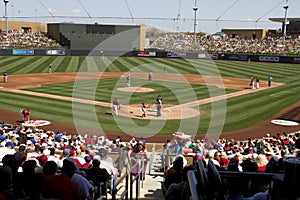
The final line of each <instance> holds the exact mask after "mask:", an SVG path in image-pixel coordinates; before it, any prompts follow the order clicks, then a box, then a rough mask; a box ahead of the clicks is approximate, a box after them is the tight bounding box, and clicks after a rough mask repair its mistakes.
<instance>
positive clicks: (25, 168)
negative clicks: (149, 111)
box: [0, 126, 300, 199]
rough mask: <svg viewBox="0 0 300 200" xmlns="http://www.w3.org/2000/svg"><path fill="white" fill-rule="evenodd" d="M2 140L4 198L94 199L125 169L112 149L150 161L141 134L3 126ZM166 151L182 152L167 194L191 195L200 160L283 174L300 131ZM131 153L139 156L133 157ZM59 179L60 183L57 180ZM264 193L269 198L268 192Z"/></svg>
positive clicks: (167, 180)
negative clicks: (126, 137)
mask: <svg viewBox="0 0 300 200" xmlns="http://www.w3.org/2000/svg"><path fill="white" fill-rule="evenodd" d="M0 144H1V147H0V176H1V180H0V199H17V198H21V199H25V198H28V199H41V198H42V197H43V198H58V197H60V198H61V197H62V196H64V199H91V195H92V193H93V191H94V189H95V182H96V181H98V182H97V184H98V183H99V182H102V181H104V182H106V181H109V180H110V181H111V183H112V185H111V188H113V187H114V184H113V183H114V182H115V180H116V178H117V177H118V176H119V175H120V173H122V168H123V167H124V165H123V166H122V167H121V168H120V166H118V164H117V162H116V161H115V160H113V159H112V158H111V157H109V156H108V152H119V151H120V149H126V151H127V154H128V155H129V157H130V158H131V159H139V158H141V156H142V157H143V158H146V161H149V158H148V157H147V152H146V150H145V145H146V141H145V139H143V138H140V139H139V140H138V139H135V138H134V137H133V138H132V139H131V140H130V141H127V142H124V141H122V139H121V137H117V138H115V139H113V140H111V139H109V138H108V137H105V136H96V135H92V136H91V135H88V134H86V135H84V136H81V135H70V134H67V133H66V132H56V133H55V132H53V131H46V130H43V129H32V128H30V127H29V128H28V127H20V126H9V127H8V126H2V128H1V129H0ZM141 145H142V146H141ZM178 145H180V148H179V146H178ZM140 147H142V148H140ZM164 149H165V150H166V149H168V150H170V151H172V152H173V153H175V154H176V155H178V156H177V157H176V158H175V159H174V160H173V161H172V164H171V165H170V166H166V167H165V168H164V191H165V198H166V199H182V198H184V199H187V198H186V197H187V195H189V192H188V191H187V190H183V189H182V187H183V186H186V183H187V172H188V171H189V170H193V169H195V163H196V162H197V161H198V160H199V159H200V160H202V161H203V162H204V163H205V165H207V163H208V161H209V160H210V161H212V162H213V163H214V164H215V166H216V167H217V169H218V170H220V171H239V172H257V173H283V171H284V162H283V159H284V158H285V157H300V156H299V151H298V150H299V149H300V133H299V132H296V133H291V134H287V133H277V134H275V135H270V134H267V135H266V136H265V137H263V138H254V139H253V138H249V139H248V140H246V141H234V140H228V139H218V140H216V141H211V140H208V139H203V140H196V141H195V140H190V141H187V142H184V143H178V140H172V141H171V140H168V141H167V143H166V144H165V145H164ZM132 153H136V154H135V155H133V156H132ZM185 154H190V155H193V158H194V163H193V164H191V165H187V162H186V159H185V157H184V155H185ZM125 157H126V156H125ZM126 158H128V157H126ZM121 163H123V164H124V162H121ZM132 171H133V170H132ZM143 173H145V171H144V172H143ZM2 177H3V178H2ZM95 177H97V180H95ZM144 177H145V176H143V177H142V178H144ZM58 182H59V183H61V184H55V183H58ZM29 183H30V184H29ZM74 183H75V184H74ZM66 190H67V191H68V192H65V191H66ZM183 191H184V192H183ZM255 191H256V192H258V190H255ZM263 194H265V196H267V193H266V191H263ZM174 195H175V196H174ZM176 195H177V197H176ZM248 195H255V193H250V194H248ZM179 197H180V198H179ZM251 198H252V197H251ZM229 199H230V198H229ZM252 199H255V198H252Z"/></svg>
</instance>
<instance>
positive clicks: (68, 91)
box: [0, 56, 300, 134]
mask: <svg viewBox="0 0 300 200" xmlns="http://www.w3.org/2000/svg"><path fill="white" fill-rule="evenodd" d="M50 63H52V65H53V72H76V71H92V72H98V71H110V72H119V71H122V72H127V71H129V70H131V71H134V72H148V71H153V72H154V73H163V67H164V66H168V73H181V74H199V72H200V73H201V74H202V75H216V74H218V73H220V74H221V75H222V76H226V77H235V78H246V79H249V77H250V76H252V75H253V76H258V77H260V79H261V80H266V79H267V77H268V76H269V75H271V76H272V77H273V80H274V81H276V82H282V83H285V85H284V86H281V87H277V88H272V89H269V90H263V91H259V92H256V93H252V94H248V95H243V96H240V97H235V98H231V99H228V100H227V102H226V123H225V125H224V128H223V131H232V130H238V129H242V128H246V127H249V126H252V125H255V124H257V123H260V122H262V121H264V120H266V119H268V118H270V117H271V116H273V115H274V114H276V113H278V112H279V111H281V110H282V109H284V108H286V107H287V106H289V105H292V104H293V103H296V102H298V101H299V99H300V96H299V95H298V94H299V92H300V80H298V79H299V78H298V77H299V75H298V74H299V72H300V65H296V64H277V63H276V64H274V63H254V62H252V63H248V62H230V61H215V64H216V65H217V68H215V67H214V63H212V62H210V61H206V60H183V59H182V60H181V59H161V58H156V59H149V58H129V57H126V58H118V59H115V58H112V57H108V58H105V59H102V58H100V57H87V58H85V57H75V56H74V57H69V56H64V57H62V56H57V57H50V56H44V57H39V56H35V57H32V56H28V57H27V56H11V57H1V58H0V68H1V70H6V71H7V72H8V75H10V74H28V73H42V72H44V73H46V72H48V66H49V64H50ZM105 65H108V66H105ZM195 65H196V66H197V67H194V66H195ZM125 81H126V80H125V78H124V79H114V78H111V79H103V80H101V81H100V82H95V81H83V82H82V83H80V89H82V92H81V93H80V97H81V98H85V99H92V100H94V99H95V100H97V101H104V102H110V101H111V99H112V98H113V96H118V98H120V99H121V101H125V100H126V99H127V98H129V97H128V96H126V95H128V93H124V92H116V91H114V90H113V89H114V88H115V86H116V84H121V85H122V84H123V85H124V86H125V84H126V83H125ZM136 83H138V84H142V85H143V87H150V88H153V89H155V92H149V93H143V94H141V93H135V94H133V95H132V96H130V103H131V104H139V103H140V102H141V101H146V102H149V104H151V103H155V97H156V96H157V94H158V93H159V94H161V95H162V96H163V97H164V102H168V103H169V104H178V103H179V102H178V101H179V100H178V99H177V98H176V97H178V95H177V94H178V93H180V94H181V95H182V96H180V97H179V99H184V100H183V102H182V101H181V102H180V103H184V102H189V101H190V100H192V99H193V98H194V97H193V95H191V96H189V94H190V93H189V92H186V90H187V88H188V87H189V85H185V84H182V83H173V82H172V83H171V82H166V83H164V85H163V86H162V85H161V82H159V81H152V82H151V83H149V81H146V80H140V79H132V84H133V85H134V84H136ZM91 85H92V86H93V85H96V96H95V97H94V96H91V94H92V93H91V91H90V89H89V87H90V86H91ZM73 87H74V83H60V84H53V85H43V86H42V87H41V88H33V89H28V90H31V91H37V92H43V93H51V94H56V95H62V96H72V91H73ZM245 87H246V86H245ZM191 88H192V90H193V91H194V92H195V94H196V98H197V99H204V98H207V97H209V96H211V95H212V94H215V95H218V94H220V92H221V91H219V89H218V88H216V87H209V88H208V87H207V86H205V85H191ZM208 89H209V90H208ZM174 90H176V94H174ZM113 91H114V92H113ZM230 92H234V90H226V93H230ZM0 95H1V98H0V107H1V108H4V109H8V110H12V111H16V112H19V111H20V110H21V109H22V108H27V107H28V108H30V109H31V113H32V115H34V116H35V117H38V118H41V119H48V120H50V121H57V122H61V123H66V124H70V125H73V124H74V120H73V113H72V103H71V102H68V101H60V100H53V99H45V98H41V97H33V96H29V95H20V94H14V93H7V92H3V91H0ZM220 103H221V102H220ZM199 108H200V111H201V117H200V124H199V128H198V130H197V132H198V133H199V134H201V133H206V132H207V130H208V126H209V124H210V123H211V122H210V119H211V104H205V105H201V106H199ZM73 109H74V108H73ZM77 111H78V113H80V117H79V120H81V121H82V122H83V123H82V124H84V126H85V127H92V128H97V127H95V125H94V122H93V116H92V115H91V113H93V112H95V113H96V115H97V120H98V122H99V124H101V127H102V129H103V130H105V131H112V132H122V130H121V129H120V128H119V127H118V125H117V124H116V122H115V120H114V119H113V117H112V116H111V115H108V114H107V113H109V112H110V108H106V107H100V106H96V107H94V106H91V105H85V104H80V107H79V109H78V110H77ZM120 118H121V120H120V121H119V122H118V123H121V124H122V123H124V125H126V124H125V123H126V120H125V119H124V121H122V117H120ZM133 121H134V123H135V124H137V125H138V126H140V127H141V131H144V130H143V128H144V127H147V125H148V124H149V123H150V122H149V121H147V120H138V119H134V120H133ZM180 122H183V123H187V124H188V123H190V124H191V127H192V126H193V123H194V122H193V119H184V120H182V121H180V120H170V121H167V122H166V123H165V124H164V126H163V129H162V130H160V133H161V134H170V133H172V132H174V131H177V130H178V129H179V123H180ZM151 123H153V124H154V125H156V124H157V125H159V124H160V122H156V121H154V122H153V121H152V122H151ZM214 125H215V126H218V123H217V122H215V124H214ZM188 129H189V128H188V127H186V129H185V130H182V131H184V132H186V133H190V132H189V131H190V130H188ZM145 130H146V129H145ZM191 130H193V129H191ZM193 133H194V132H193Z"/></svg>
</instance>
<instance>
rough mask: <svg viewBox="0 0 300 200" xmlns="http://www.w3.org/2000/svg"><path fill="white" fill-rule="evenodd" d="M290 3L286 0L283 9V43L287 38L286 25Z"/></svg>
mask: <svg viewBox="0 0 300 200" xmlns="http://www.w3.org/2000/svg"><path fill="white" fill-rule="evenodd" d="M288 8H289V5H288V0H286V2H285V4H284V5H283V9H284V10H285V14H284V25H283V34H282V37H283V43H285V38H286V25H287V23H288V22H287V11H288Z"/></svg>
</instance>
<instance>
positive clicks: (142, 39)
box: [140, 24, 146, 51]
mask: <svg viewBox="0 0 300 200" xmlns="http://www.w3.org/2000/svg"><path fill="white" fill-rule="evenodd" d="M140 27H141V29H140V50H141V51H144V49H145V46H146V40H145V39H146V26H145V25H144V24H141V26H140Z"/></svg>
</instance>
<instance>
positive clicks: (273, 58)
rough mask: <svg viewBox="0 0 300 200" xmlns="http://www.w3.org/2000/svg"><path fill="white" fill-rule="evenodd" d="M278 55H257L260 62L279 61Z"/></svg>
mask: <svg viewBox="0 0 300 200" xmlns="http://www.w3.org/2000/svg"><path fill="white" fill-rule="evenodd" d="M279 60H280V58H279V57H278V56H259V61H262V62H279Z"/></svg>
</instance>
